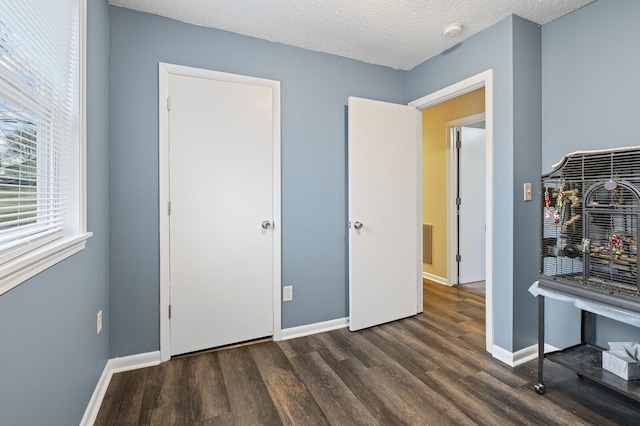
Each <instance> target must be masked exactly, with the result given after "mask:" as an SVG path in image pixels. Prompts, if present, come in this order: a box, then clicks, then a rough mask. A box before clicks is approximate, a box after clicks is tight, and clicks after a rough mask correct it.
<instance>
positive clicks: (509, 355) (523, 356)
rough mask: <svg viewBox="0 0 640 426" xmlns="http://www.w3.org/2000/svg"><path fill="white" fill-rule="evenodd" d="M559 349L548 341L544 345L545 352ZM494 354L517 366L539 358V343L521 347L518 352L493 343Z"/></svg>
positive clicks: (510, 364) (510, 365) (499, 359)
mask: <svg viewBox="0 0 640 426" xmlns="http://www.w3.org/2000/svg"><path fill="white" fill-rule="evenodd" d="M558 350H560V349H558V348H556V347H555V346H552V345H549V344H546V343H545V345H544V353H549V352H556V351H558ZM492 355H493V357H494V358H495V359H497V360H498V361H501V362H503V363H505V364H507V365H508V366H509V367H517V366H518V365H521V364H524V363H525V362H529V361H531V360H532V359H536V358H538V344H537V343H536V344H534V345H531V346H528V347H526V348H524V349H520V350H519V351H517V352H509V351H508V350H506V349H503V348H501V347H500V346H497V345H493V353H492Z"/></svg>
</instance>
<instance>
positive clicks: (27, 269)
mask: <svg viewBox="0 0 640 426" xmlns="http://www.w3.org/2000/svg"><path fill="white" fill-rule="evenodd" d="M92 235H93V233H92V232H86V233H84V234H80V235H74V236H71V237H64V238H60V239H57V240H55V241H52V242H51V243H49V244H46V245H44V246H42V247H39V248H37V249H35V250H33V251H31V252H29V253H27V254H24V255H22V256H20V257H18V258H16V259H14V260H11V261H9V262H7V263H5V264H4V265H2V266H0V295H2V294H4V293H6V292H7V291H9V290H11V289H12V288H14V287H16V286H17V285H19V284H21V283H23V282H25V281H26V280H28V279H29V278H31V277H33V276H34V275H36V274H39V273H40V272H42V271H44V270H45V269H47V268H50V267H51V266H53V265H55V264H56V263H58V262H61V261H63V260H64V259H66V258H68V257H69V256H71V255H73V254H75V253H78V252H79V251H81V250H84V248H85V245H86V244H87V240H88V239H89V238H90V237H91V236H92Z"/></svg>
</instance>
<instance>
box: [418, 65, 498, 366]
mask: <svg viewBox="0 0 640 426" xmlns="http://www.w3.org/2000/svg"><path fill="white" fill-rule="evenodd" d="M481 87H484V88H485V97H484V99H485V101H484V102H485V126H486V127H485V130H486V133H485V154H484V155H485V167H486V173H485V190H486V194H485V198H486V203H485V218H486V219H485V221H486V231H485V236H486V238H485V253H486V260H485V282H486V287H485V289H486V296H485V309H486V310H485V336H486V339H485V342H486V349H487V352H489V353H491V354H493V353H494V345H493V335H494V333H493V229H494V224H493V205H494V193H493V70H491V69H489V70H487V71H483V72H481V73H479V74H476V75H474V76H471V77H469V78H467V79H465V80H462V81H459V82H457V83H454V84H452V85H450V86H447V87H444V88H442V89H440V90H437V91H435V92H433V93H430V94H428V95H426V96H423V97H421V98H418V99H416V100H415V101H412V102H410V103H409V105H411V106H413V107H415V108H418V109H419V110H423V109H425V108H428V107H431V106H433V105H437V104H439V103H441V102H445V101H448V100H449V99H453V98H455V97H457V96H460V95H464V94H465V93H468V92H471V91H473V90H475V89H479V88H481ZM451 157H452V156H451V153H450V152H449V158H451ZM451 170H452V168H451V167H449V171H448V173H449V174H450V173H451ZM448 181H449V182H451V181H452V178H451V177H450V178H449V179H448ZM447 190H448V191H452V189H451V187H449V188H447ZM418 197H422V194H418ZM448 217H450V215H448ZM454 223H455V222H454V221H453V220H451V219H449V220H448V222H447V230H450V229H452V228H453V224H454ZM447 238H448V239H449V240H451V235H448V236H447ZM448 276H449V279H450V277H451V276H452V272H451V269H449V275H448Z"/></svg>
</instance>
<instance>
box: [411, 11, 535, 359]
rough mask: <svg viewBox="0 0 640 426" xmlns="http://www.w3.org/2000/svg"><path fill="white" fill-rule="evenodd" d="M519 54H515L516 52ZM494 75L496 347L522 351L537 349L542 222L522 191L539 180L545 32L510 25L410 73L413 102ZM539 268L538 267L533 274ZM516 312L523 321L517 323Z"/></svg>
mask: <svg viewBox="0 0 640 426" xmlns="http://www.w3.org/2000/svg"><path fill="white" fill-rule="evenodd" d="M516 50H517V51H516ZM488 69H492V70H493V104H494V111H493V112H494V119H493V121H494V129H493V166H494V172H493V173H494V175H493V193H494V200H493V203H494V205H493V211H494V215H493V218H492V219H491V220H493V228H494V241H493V247H494V250H493V306H494V317H493V321H494V342H495V344H496V345H497V346H500V347H501V348H503V349H506V350H508V351H514V352H515V351H517V350H519V349H522V348H524V347H526V346H529V345H531V344H533V343H535V341H536V326H537V322H536V318H537V316H536V311H535V299H534V298H533V297H531V296H526V289H527V288H528V287H529V285H531V283H533V282H534V281H535V280H536V279H537V272H538V268H537V265H536V264H535V262H533V261H531V260H523V259H524V258H527V259H537V256H538V248H537V246H538V238H539V231H538V227H539V225H538V222H537V221H533V222H532V221H531V217H532V216H533V215H534V212H533V210H535V207H534V203H524V202H523V201H522V184H523V183H524V182H533V183H534V184H535V182H536V181H538V180H539V175H540V172H539V168H538V165H539V164H540V148H539V146H540V130H539V129H540V125H541V124H540V87H541V82H540V29H539V28H538V27H537V26H536V25H534V24H532V23H530V22H528V21H525V20H523V19H521V18H518V17H515V16H513V17H508V18H505V19H503V20H502V21H500V22H499V23H497V24H496V25H494V26H492V27H491V28H488V29H486V30H484V31H482V32H480V33H478V34H477V35H475V36H473V37H471V38H469V39H467V40H465V41H463V42H461V43H460V44H458V45H457V46H455V47H454V48H452V49H449V50H448V51H447V52H445V53H443V54H441V55H439V56H437V57H435V58H433V59H430V60H428V61H426V62H424V63H423V64H421V65H419V66H417V67H416V68H414V69H413V70H411V71H410V72H409V73H408V81H407V89H408V98H409V99H410V100H413V99H417V98H419V97H421V96H424V95H425V94H428V93H432V92H435V91H436V90H439V89H442V88H444V87H447V86H449V85H451V84H454V83H456V82H458V81H460V80H463V79H465V78H468V77H471V76H473V75H475V74H478V73H480V72H483V71H486V70H488ZM532 265H533V267H532ZM514 312H517V313H518V315H514Z"/></svg>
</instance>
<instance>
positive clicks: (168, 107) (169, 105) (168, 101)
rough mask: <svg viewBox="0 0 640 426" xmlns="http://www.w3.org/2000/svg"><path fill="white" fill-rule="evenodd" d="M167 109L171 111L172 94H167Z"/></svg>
mask: <svg viewBox="0 0 640 426" xmlns="http://www.w3.org/2000/svg"><path fill="white" fill-rule="evenodd" d="M167 111H171V96H167Z"/></svg>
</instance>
